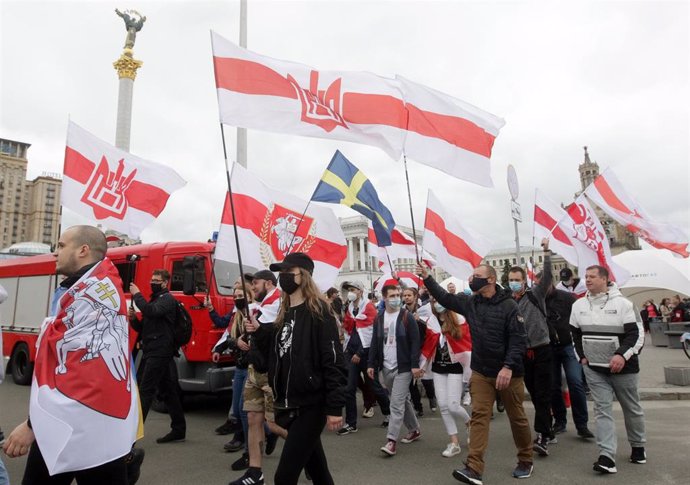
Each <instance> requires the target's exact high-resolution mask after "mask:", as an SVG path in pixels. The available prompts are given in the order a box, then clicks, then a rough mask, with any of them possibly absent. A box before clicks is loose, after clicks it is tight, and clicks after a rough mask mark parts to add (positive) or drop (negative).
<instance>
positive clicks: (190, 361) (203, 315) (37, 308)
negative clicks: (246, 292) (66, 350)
mask: <svg viewBox="0 0 690 485" xmlns="http://www.w3.org/2000/svg"><path fill="white" fill-rule="evenodd" d="M214 247H215V245H214V244H213V243H199V242H166V243H153V244H139V245H135V246H125V247H118V248H110V249H108V253H107V254H108V257H109V258H110V259H111V260H112V261H113V263H114V264H115V266H116V267H117V269H118V271H119V273H120V277H121V279H122V282H123V285H124V291H125V296H126V297H127V300H128V303H129V300H130V299H131V295H130V294H129V283H130V282H132V281H133V282H134V283H135V284H136V285H137V286H138V287H139V288H140V289H141V291H142V293H143V294H144V296H145V297H146V298H147V299H148V298H149V297H150V290H149V281H150V278H151V273H152V271H153V270H154V269H157V268H164V269H166V270H168V271H169V272H170V275H171V282H170V291H171V293H172V294H173V296H174V297H175V298H176V299H177V300H178V301H180V302H181V303H182V304H183V305H184V306H185V308H186V309H187V311H188V312H189V314H190V315H191V317H192V321H193V331H192V338H191V340H190V341H189V343H188V344H187V345H186V346H184V347H183V348H182V351H181V352H180V357H179V358H178V359H176V361H177V368H178V372H179V378H180V379H179V382H180V388H181V389H182V391H183V392H185V393H218V392H225V391H230V390H231V389H232V377H233V374H234V366H233V365H232V360H231V358H230V357H227V356H226V357H223V358H222V359H221V361H220V362H219V363H218V364H214V363H213V362H211V349H212V348H213V346H214V344H215V343H216V342H217V341H218V339H219V338H220V336H221V334H222V333H223V329H217V328H215V327H214V326H213V324H212V323H211V319H210V318H209V315H208V311H207V310H206V309H205V308H204V306H203V301H204V298H205V297H206V296H207V295H208V297H209V298H210V299H211V303H212V304H213V306H214V308H216V311H218V313H220V314H221V315H223V314H225V313H226V312H229V311H230V310H231V309H232V306H233V301H232V284H233V282H234V281H235V279H236V278H237V276H238V275H239V270H238V268H237V265H234V264H230V263H226V262H224V261H215V267H214V259H213V250H214ZM59 279H60V276H56V275H55V258H54V257H53V255H49V254H47V255H41V256H30V257H24V258H16V259H8V260H2V261H0V285H2V286H3V287H4V288H5V289H6V290H7V293H8V295H9V296H8V299H7V301H5V303H3V304H2V307H0V328H1V329H2V336H3V354H4V355H5V356H9V363H8V368H7V371H8V373H11V374H12V378H13V380H14V381H15V382H16V383H17V384H25V385H26V384H30V383H31V377H32V372H33V363H34V358H35V355H36V340H37V338H38V332H39V329H40V328H41V323H42V322H43V320H44V319H45V318H46V317H47V316H48V313H49V310H50V302H51V298H52V294H53V291H54V289H55V288H56V286H57V284H58V282H59ZM130 340H131V344H132V345H134V342H135V340H136V333H135V332H134V331H133V330H131V332H130ZM2 364H4V362H0V365H2Z"/></svg>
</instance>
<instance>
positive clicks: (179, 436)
mask: <svg viewBox="0 0 690 485" xmlns="http://www.w3.org/2000/svg"><path fill="white" fill-rule="evenodd" d="M184 440H185V435H184V433H180V432H178V431H171V432H170V433H168V434H166V435H165V436H162V437H160V438H158V439H157V440H156V443H159V444H160V443H173V442H176V441H184Z"/></svg>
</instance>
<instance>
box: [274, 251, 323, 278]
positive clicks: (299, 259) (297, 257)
mask: <svg viewBox="0 0 690 485" xmlns="http://www.w3.org/2000/svg"><path fill="white" fill-rule="evenodd" d="M290 268H303V269H306V270H307V271H309V274H313V273H314V261H312V259H311V258H310V257H309V256H307V255H306V254H304V253H290V254H288V255H287V256H285V259H284V260H283V261H282V262H281V263H273V264H272V265H270V266H269V269H270V270H271V271H285V270H287V269H290Z"/></svg>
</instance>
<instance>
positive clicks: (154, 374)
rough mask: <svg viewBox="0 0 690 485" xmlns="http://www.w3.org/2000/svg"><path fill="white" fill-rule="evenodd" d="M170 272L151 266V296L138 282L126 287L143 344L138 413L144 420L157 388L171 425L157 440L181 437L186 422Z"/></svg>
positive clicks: (131, 314) (133, 321) (132, 322)
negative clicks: (133, 306) (180, 391)
mask: <svg viewBox="0 0 690 485" xmlns="http://www.w3.org/2000/svg"><path fill="white" fill-rule="evenodd" d="M169 282H170V273H168V271H167V270H165V269H154V270H153V273H152V275H151V299H150V300H149V301H146V299H145V298H144V296H143V295H142V294H141V291H139V288H138V287H137V285H135V284H134V283H132V284H131V285H129V291H130V292H131V294H132V299H133V300H134V303H135V304H136V306H137V308H139V310H140V311H141V315H142V319H141V320H138V319H137V317H136V314H135V313H134V310H133V309H130V311H129V322H130V325H131V326H132V328H133V329H134V330H136V331H137V332H139V334H140V335H141V341H142V344H143V351H144V359H145V361H146V363H145V364H144V374H143V375H142V376H141V380H140V381H139V396H140V398H141V416H142V419H143V420H144V421H146V416H147V415H148V412H149V409H150V408H151V403H153V398H154V397H155V395H156V389H160V391H161V394H162V395H163V396H165V404H166V406H167V407H168V413H169V414H170V419H171V424H170V427H171V428H172V429H171V430H170V432H169V433H168V434H166V435H165V436H163V437H161V438H158V439H157V440H156V442H157V443H169V442H172V441H184V439H185V436H186V434H187V422H186V421H185V418H184V411H183V410H182V402H181V400H180V395H179V391H178V388H179V385H178V383H177V367H176V366H175V360H174V357H175V355H176V354H177V349H176V348H175V345H174V343H173V333H174V332H173V325H174V324H175V318H176V312H177V303H176V302H175V298H173V296H172V295H171V294H170V292H169V291H168V284H169Z"/></svg>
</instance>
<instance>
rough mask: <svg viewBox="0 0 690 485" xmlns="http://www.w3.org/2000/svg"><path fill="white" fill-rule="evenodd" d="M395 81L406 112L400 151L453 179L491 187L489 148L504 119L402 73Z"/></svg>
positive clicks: (492, 144) (491, 146) (490, 148)
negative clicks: (405, 127) (405, 133)
mask: <svg viewBox="0 0 690 485" xmlns="http://www.w3.org/2000/svg"><path fill="white" fill-rule="evenodd" d="M396 79H397V80H398V81H399V82H400V89H401V91H402V93H403V99H404V100H405V109H406V110H407V114H408V122H407V136H406V137H405V147H404V150H403V151H404V153H405V155H406V156H408V157H410V158H412V159H413V160H416V161H418V162H420V163H423V164H425V165H430V166H432V167H434V168H437V169H439V170H441V171H443V172H445V173H447V174H448V175H452V176H453V177H457V178H459V179H463V180H467V181H468V182H473V183H475V184H478V185H482V186H484V187H493V181H492V180H491V163H490V162H491V161H490V158H491V150H492V149H493V146H494V141H495V139H496V137H497V136H498V132H499V131H500V129H501V128H502V127H503V125H505V121H504V120H503V119H501V118H499V117H498V116H495V115H492V114H491V113H488V112H486V111H484V110H482V109H479V108H477V107H476V106H472V105H471V104H469V103H466V102H465V101H462V100H460V99H457V98H454V97H452V96H449V95H447V94H444V93H442V92H439V91H436V90H434V89H431V88H429V87H426V86H423V85H421V84H417V83H415V82H412V81H410V80H408V79H405V78H403V77H402V76H396Z"/></svg>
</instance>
